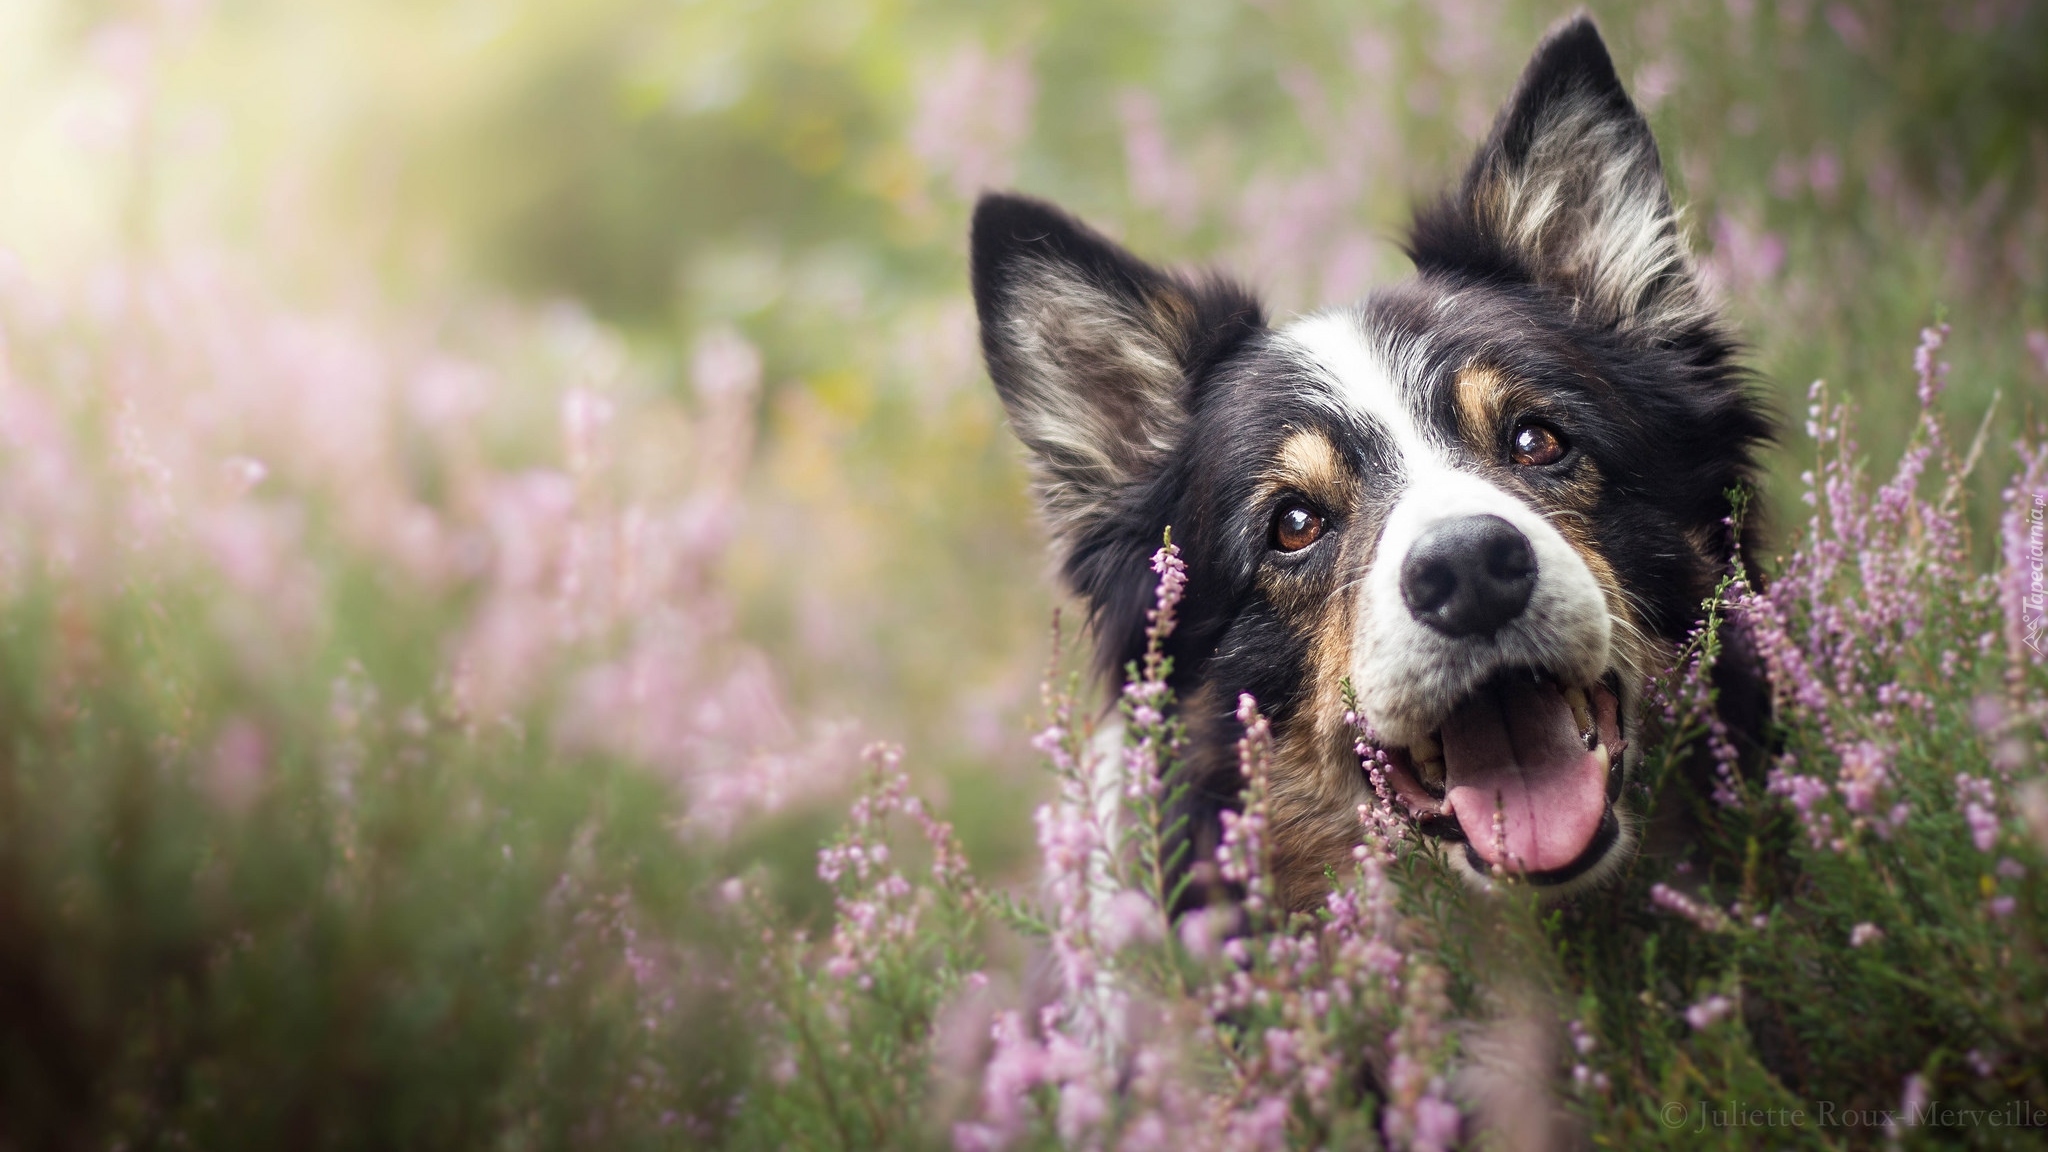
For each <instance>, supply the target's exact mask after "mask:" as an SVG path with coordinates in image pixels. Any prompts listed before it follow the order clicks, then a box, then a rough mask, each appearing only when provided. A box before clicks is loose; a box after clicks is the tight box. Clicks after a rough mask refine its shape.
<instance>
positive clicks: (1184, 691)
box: [973, 18, 1767, 904]
mask: <svg viewBox="0 0 2048 1152" xmlns="http://www.w3.org/2000/svg"><path fill="white" fill-rule="evenodd" d="M1408 249H1409V253H1410V255H1411V256H1412V257H1413V259H1414V261H1415V265H1416V273H1417V274H1416V276H1415V277H1414V278H1413V279H1412V280H1409V281H1407V282H1404V283H1402V284H1399V285H1396V286H1394V287H1391V288H1387V289H1383V290H1381V291H1378V292H1375V293H1374V294H1373V295H1371V296H1370V297H1368V298H1367V299H1366V300H1364V301H1363V302H1361V303H1359V304H1356V305H1349V306H1343V307H1337V308H1332V309H1329V310H1327V311H1324V312H1320V313H1316V314H1314V315H1311V316H1307V317H1304V318H1300V319H1296V320H1292V321H1290V322H1287V323H1284V324H1278V325H1275V324H1269V323H1268V321H1267V320H1266V318H1265V316H1264V315H1263V313H1262V310H1261V308H1260V306H1259V304H1258V302H1257V301H1256V300H1255V299H1254V298H1253V297H1252V296H1251V295H1249V294H1248V293H1247V292H1245V291H1244V290H1243V289H1240V288H1238V287H1236V286H1234V285H1232V284H1231V283H1229V282H1228V281H1225V280H1223V279H1220V278H1216V277H1190V276H1183V275H1178V274H1174V273H1170V272H1166V271H1162V270H1160V269H1157V268H1154V267H1152V266H1150V265H1148V264H1145V263H1143V262H1141V261H1140V260H1138V259H1137V258H1135V257H1133V256H1131V255H1130V254H1128V253H1127V252H1125V251H1123V250H1122V249H1120V248H1119V247H1117V246H1116V245H1115V244H1113V243H1111V242H1110V241H1108V240H1106V239H1104V238H1103V237H1102V236H1100V235H1098V234H1096V233H1095V232H1093V231H1090V230H1089V229H1088V228H1086V227H1084V226H1083V225H1081V224H1079V223H1077V222H1076V221H1074V220H1073V219H1072V218H1070V217H1068V216H1066V215H1064V214H1063V213H1061V212H1059V211H1058V210H1056V209H1054V208H1051V207H1049V206H1047V205H1045V204H1042V203H1039V202H1036V201H1032V200H1028V199H1022V198H1018V197H1013V196H989V197H987V198H985V199H984V200H983V201H982V203H981V205H980V206H979V208H978V209H977V211H976V213H975V219H974V234H973V280H974V295H975V302H976V304H977V306H978V308H979V310H980V315H981V325H982V345H983V349H984V351H985V352H986V354H987V357H988V364H989V371H990V374H991V376H992V377H993V378H994V380H995V385H996V389H997V391H998V392H999V393H1000V394H1001V396H1002V399H1003V403H1004V405H1005V406H1006V408H1007V410H1008V413H1009V416H1010V421H1011V424H1012V426H1013V428H1014V429H1015V431H1016V433H1017V435H1018V437H1019V438H1020V439H1022V440H1023V442H1024V444H1025V445H1026V446H1027V447H1028V449H1029V451H1030V455H1031V458H1032V462H1033V466H1034V472H1035V476H1036V487H1037V492H1038V496H1039V500H1040V504H1041V507H1042V509H1043V511H1044V513H1045V516H1046V519H1047V522H1048V524H1049V526H1050V530H1051V533H1052V536H1053V538H1054V541H1055V545H1056V548H1057V549H1058V552H1059V555H1060V559H1061V563H1062V565H1063V570H1064V572H1065V575H1066V578H1067V579H1068V580H1069V581H1070V583H1071V584H1072V587H1073V589H1074V591H1075V592H1076V593H1077V594H1079V595H1080V596H1082V597H1084V598H1085V599H1086V600H1087V602H1088V604H1089V606H1090V609H1091V611H1092V613H1093V620H1094V624H1095V628H1096V636H1097V642H1098V647H1099V650H1100V652H1101V656H1102V661H1103V666H1104V670H1105V672H1107V673H1109V674H1110V675H1112V676H1114V674H1115V671H1116V670H1117V669H1119V668H1121V667H1122V665H1123V664H1124V662H1125V661H1126V660H1128V659H1130V658H1132V657H1133V656H1134V655H1135V654H1136V653H1137V652H1138V651H1140V650H1141V648H1142V644H1143V630H1144V623H1145V621H1144V613H1145V608H1146V606H1147V605H1148V603H1149V600H1150V596H1151V587H1152V585H1151V577H1150V573H1149V572H1148V570H1147V566H1146V559H1147V558H1148V556H1149V555H1150V553H1151V552H1152V550H1153V549H1155V548H1156V547H1158V544H1159V540H1160V535H1161V532H1162V530H1163V529H1165V528H1166V527H1167V526H1169V525H1170V526H1171V527H1172V529H1173V534H1174V540H1175V541H1176V542H1177V543H1179V544H1180V545H1181V546H1182V548H1183V551H1184V554H1185V556H1186V558H1187V560H1188V563H1189V569H1190V584H1189V598H1188V600H1187V602H1186V603H1185V604H1184V606H1183V608H1182V624H1181V627H1180V630H1179V631H1178V632H1177V633H1176V635H1175V636H1174V638H1173V644H1172V654H1173V655H1174V657H1175V663H1176V678H1177V681H1178V684H1177V687H1178V689H1179V691H1180V693H1181V698H1182V699H1183V701H1184V702H1185V708H1186V711H1187V714H1188V719H1189V721H1190V724H1191V727H1192V730H1193V732H1194V733H1195V735H1196V745H1197V747H1196V750H1195V759H1196V761H1197V764H1196V768H1197V773H1198V778H1197V799H1196V806H1197V809H1198V811H1197V812H1196V813H1194V815H1195V816H1196V817H1197V822H1198V825H1199V823H1200V817H1201V816H1203V815H1204V814H1205V811H1206V812H1208V813H1213V811H1214V808H1215V806H1216V805H1220V804H1224V803H1227V802H1228V800H1229V798H1230V797H1231V796H1233V795H1234V794H1235V792H1236V788H1237V782H1236V780H1235V776H1234V763H1232V762H1230V761H1229V748H1230V743H1231V740H1232V739H1233V738H1234V735H1235V732H1234V729H1233V728H1232V725H1233V724H1234V721H1233V720H1232V719H1231V710H1232V703H1233V702H1234V701H1235V700H1236V698H1237V695H1238V694H1239V693H1240V692H1250V693H1252V694H1253V695H1254V696H1255V697H1256V698H1257V699H1258V701H1259V702H1260V704H1261V706H1262V707H1263V709H1264V710H1265V711H1266V713H1267V715H1268V716H1269V717H1270V718H1271V719H1272V721H1273V724H1274V729H1275V733H1276V747H1277V756H1276V762H1275V765H1274V769H1273V780H1272V800H1271V807H1272V813H1273V820H1274V827H1273V832H1272V842H1273V844H1274V847H1275V855H1276V866H1277V869H1278V871H1279V873H1280V876H1279V878H1280V880H1281V882H1282V884H1283V888H1284V889H1285V891H1286V893H1287V895H1288V899H1289V900H1290V902H1292V903H1296V904H1301V903H1305V902H1307V901H1309V900H1313V899H1315V894H1316V892H1317V891H1318V890H1319V889H1320V886H1321V884H1322V874H1323V867H1324V865H1325V864H1338V863H1341V862H1343V861H1345V860H1347V859H1348V858H1349V850H1350V848H1351V846H1352V845H1353V844H1355V843H1356V841H1357V836H1358V827H1357V816H1356V810H1357V805H1358V804H1360V803H1362V802H1364V801H1366V800H1367V799H1369V786H1368V784H1367V781H1366V779H1365V777H1364V774H1363V772H1362V771H1361V769H1360V766H1359V761H1358V757H1357V756H1356V754H1355V753H1353V751H1352V743H1353V741H1354V739H1355V736H1354V734H1353V733H1352V732H1351V731H1350V730H1349V729H1348V728H1347V726H1346V724H1345V722H1344V713H1345V703H1344V699H1343V689H1344V685H1345V684H1346V683H1347V682H1348V683H1349V684H1350V685H1351V687H1352V688H1353V690H1354V691H1355V692H1356V696H1357V701H1358V711H1359V713H1360V714H1361V715H1362V717H1363V718H1364V720H1365V721H1366V723H1367V724H1368V725H1369V726H1370V728H1371V730H1372V731H1373V732H1374V733H1376V738H1377V740H1378V741H1379V742H1380V743H1381V744H1382V745H1383V746H1385V747H1387V748H1389V749H1390V750H1391V751H1392V752H1393V759H1394V761H1395V771H1394V772H1393V774H1392V775H1393V783H1394V786H1395V788H1396V790H1397V791H1399V792H1400V793H1401V795H1402V796H1403V798H1404V800H1405V802H1406V803H1407V805H1408V806H1409V807H1410V808H1411V809H1412V810H1413V811H1414V813H1415V814H1416V816H1417V817H1418V823H1419V826H1420V827H1421V828H1422V829H1423V830H1424V831H1425V832H1431V833H1434V834H1436V835H1439V836H1442V837H1445V838H1446V839H1449V840H1453V841H1462V842H1463V845H1462V847H1459V848H1458V849H1457V850H1455V851H1453V853H1452V856H1453V858H1454V859H1456V860H1458V861H1460V862H1461V863H1462V864H1463V866H1465V867H1469V868H1472V869H1473V870H1474V871H1475V872H1480V871H1490V870H1492V869H1494V868H1500V869H1506V870H1508V871H1512V872H1517V873H1521V874H1524V875H1526V876H1528V877H1529V878H1530V879H1531V880H1532V881H1535V882H1538V883H1545V884H1550V885H1553V886H1554V887H1555V888H1556V889H1557V890H1560V891H1561V890H1563V889H1564V888H1566V887H1568V886H1571V885H1573V884H1582V883H1585V882H1588V881H1589V880H1590V879H1592V878H1595V877H1597V876H1598V875H1600V874H1601V873H1602V872H1603V871H1605V870H1607V869H1608V868H1610V867H1611V866H1612V865H1613V863H1614V862H1615V861H1616V860H1618V859H1620V858H1621V856H1622V854H1623V853H1624V852H1625V851H1626V849H1627V847H1628V844H1629V840H1630V832H1629V825H1628V818H1627V814H1626V812H1625V811H1623V810H1621V808H1620V807H1619V806H1618V801H1619V797H1620V793H1621V783H1622V779H1623V776H1624V774H1625V772H1626V769H1627V762H1626V761H1625V759H1624V750H1625V749H1627V748H1628V746H1629V745H1630V744H1631V743H1639V741H1635V740H1634V739H1633V738H1634V736H1635V720H1634V717H1635V714H1636V705H1637V703H1638V697H1639V696H1640V694H1641V690H1642V685H1643V683H1644V677H1645V675H1646V673H1647V672H1648V671H1649V670H1650V669H1651V668H1652V666H1653V665H1654V663H1655V661H1656V660H1657V659H1658V658H1659V656H1660V653H1661V652H1662V651H1664V650H1665V648H1666V646H1667V645H1668V644H1669V642H1670V641H1672V640H1674V639H1676V638H1678V637H1680V636H1682V635H1683V633H1684V631H1685V629H1686V628H1687V627H1688V625H1689V624H1690V623H1691V622H1692V620H1693V619H1694V617H1695V615H1696V613H1697V610H1698V607H1699V604H1700V601H1701V599H1702V598H1703V597H1704V596H1705V595H1706V594H1707V593H1708V592H1709V591H1710V590H1711V588H1712V586H1713V582H1714V580H1715V579H1716V577H1717V576H1718V574H1719V573H1720V572H1721V571H1723V570H1724V569H1725V565H1726V561H1727V558H1728V557H1729V556H1730V554H1731V549H1732V546H1733V543H1734V541H1733V540H1732V539H1731V538H1730V530H1729V527H1728V521H1729V516H1730V508H1729V500H1728V495H1727V494H1728V492H1729V491H1730V490H1731V489H1732V488H1734V487H1736V486H1737V485H1739V484H1742V483H1744V482H1746V480H1747V478H1748V476H1749V473H1750V470H1751V466H1752V454H1753V451H1754V449H1755V447H1756V445H1757V444H1758V443H1759V441H1760V440H1761V439H1762V438H1763V437H1764V436H1765V435H1766V432H1767V427H1766V424H1765V422H1764V419H1763V417H1762V415H1761V414H1760V413H1759V411H1758V409H1757V407H1756V405H1755V403H1754V401H1753V400H1752V399H1751V398H1750V397H1749V396H1748V395H1747V392H1746V389H1745V382H1744V380H1743V378H1742V376H1741V374H1740V372H1739V370H1738V369H1737V368H1736V367H1735V366H1734V364H1733V362H1732V355H1731V345H1730V343H1729V341H1728V339H1727V338H1726V337H1725V336H1724V335H1723V332H1722V330H1721V328H1720V327H1719V326H1718V324H1717V322H1716V319H1715V317H1714V316H1713V314H1712V312H1711V310H1710V308H1709V305H1708V302H1707V300H1706V298H1705V296H1704V295H1703V293H1702V291H1701V289H1700V286H1699V284H1698V282H1697V280H1696V277H1695V273H1694V270H1693V267H1692V263H1691V260H1690V257H1689V255H1688V252H1687V250H1686V247H1685V243H1684V240H1683V238H1682V237H1681V235H1680V233H1679V230H1678V228H1677V224H1676V221H1675V219H1674V215H1673V211H1672V207H1671V201H1670V197H1669V194H1668V192H1667V191H1666V188H1665V181H1664V174H1663V170H1662V167H1661V166H1660V163H1659V160H1658V155H1657V146H1656V143H1655V141H1654V140H1653V139H1652V137H1651V134H1650V130H1649V127H1648V125H1647V124H1645V123H1644V121H1643V119H1642V117H1641V115H1640V114H1639V113H1638V112H1637V111H1636V108H1635V106H1634V104H1633V103H1632V102H1631V101H1630V99H1629V97H1628V95H1627V93H1626V92H1625V91H1624V90H1623V88H1622V85H1621V82H1620V80H1619V79H1618V78H1617V77H1616V75H1615V70H1614V66H1613V63H1612V62H1611V61H1610V60H1609V58H1608V55H1607V51H1606V48H1605V47H1604V45H1603V44H1602V43H1601V41H1600V37H1599V34H1598V33H1597V32H1596V31H1595V30H1594V27H1593V25H1592V24H1591V22H1589V21H1587V20H1585V19H1584V18H1580V19H1577V20H1574V21H1571V22H1568V23H1566V24H1565V25H1563V26H1562V27H1560V28H1559V29H1558V30H1556V31H1554V32H1553V33H1552V34H1551V35H1550V36H1549V37H1548V38H1546V39H1545V40H1544V42H1543V43H1542V45H1540V46H1539V47H1538V48H1537V50H1536V53H1535V55H1534V57H1533V59H1532V60H1531V61H1530V63H1529V66H1528V69H1527V71H1526V72H1525V73H1524V75H1523V76H1522V79H1521V82H1520V84H1519V85H1518V86H1517V88H1516V90H1515V93H1514V95H1513V96H1512V97H1511V98H1510V99H1509V101H1508V104H1507V106H1506V107H1505V108H1504V109H1503V110H1502V112H1501V114H1500V117H1499V119H1498V121H1497V122H1496V124H1495V125H1494V128H1493V131H1492V133H1491V135H1490V136H1489V138H1488V139H1487V140H1486V142H1485V143H1484V144H1483V145H1482V146H1481V147H1480V149H1479V151H1478V154H1477V155H1476V156H1475V157H1474V159H1473V161H1472V164H1471V167H1470V169H1469V170H1468V171H1467V172H1466V174H1465V177H1464V180H1463V181H1462V183H1461V184H1460V186H1459V187H1458V188H1457V189H1455V190H1454V191H1453V192H1452V193H1450V194H1448V195H1446V196H1445V197H1444V198H1443V199H1442V200H1441V201H1440V202H1438V203H1436V204H1434V205H1432V206H1429V207H1427V208H1425V209H1424V210H1422V211H1421V212H1419V213H1418V215H1417V217H1416V220H1415V222H1414V225H1413V227H1412V229H1411V231H1410V234H1409V245H1408Z"/></svg>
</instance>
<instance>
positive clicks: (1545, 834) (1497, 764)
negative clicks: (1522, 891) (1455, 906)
mask: <svg viewBox="0 0 2048 1152" xmlns="http://www.w3.org/2000/svg"><path fill="white" fill-rule="evenodd" d="M1443 745H1444V783H1445V785H1446V786H1447V787H1448V788H1449V790H1450V791H1449V799H1450V802H1451V806H1452V807H1453V808H1454V809H1455V810H1456V814H1457V817H1458V826H1459V827H1460V828H1463V829H1464V830H1465V838H1466V839H1467V840H1468V841H1470V842H1471V844H1472V847H1473V849H1474V850H1475V851H1477V852H1478V853H1479V855H1480V857H1481V858H1482V859H1484V860H1485V861H1486V862H1487V863H1488V864H1498V865H1501V866H1503V867H1505V868H1507V869H1508V870H1509V871H1512V872H1550V871H1553V870H1555V869H1558V868H1562V867H1564V866H1565V865H1567V864H1570V863H1571V862H1572V861H1574V860H1577V859H1578V858H1579V857H1580V856H1581V855H1582V854H1583V853H1584V852H1585V851H1586V846H1587V845H1589V844H1591V843H1592V842H1593V834H1594V833H1596V832H1598V831H1599V830H1600V817H1601V815H1602V814H1603V813H1605V812H1606V810H1607V773H1606V770H1605V769H1603V768H1601V766H1600V761H1599V760H1598V759H1596V758H1595V757H1594V755H1593V754H1592V753H1591V752H1588V751H1586V745H1585V742H1584V741H1583V740H1581V739H1580V738H1579V726H1578V723H1577V722H1576V721H1575V720H1573V719H1572V710H1571V706H1570V705H1568V704H1566V703H1565V702H1564V696H1563V694H1562V693H1560V692H1559V691H1558V688H1557V685H1555V684H1553V683H1549V682H1547V681H1546V682H1544V683H1540V684H1539V683H1536V682H1534V681H1532V680H1529V679H1526V678H1524V677H1521V676H1513V677H1509V678H1508V679H1507V681H1506V682H1505V683H1501V682H1496V683H1494V684H1491V685H1488V686H1487V687H1485V688H1482V689H1480V690H1479V692H1478V693H1477V694H1475V695H1474V696H1473V697H1472V699H1471V700H1469V701H1467V702H1466V703H1464V704H1462V705H1460V706H1459V708H1458V710H1457V711H1456V712H1454V713H1452V714H1451V718H1450V719H1449V720H1446V721H1445V722H1444V726H1443ZM1496 810H1497V811H1498V812H1499V814H1500V821H1499V825H1498V827H1496V826H1495V821H1494V814H1495V812H1496Z"/></svg>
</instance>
